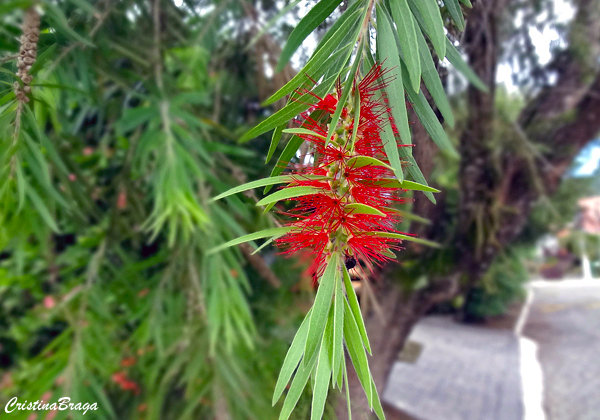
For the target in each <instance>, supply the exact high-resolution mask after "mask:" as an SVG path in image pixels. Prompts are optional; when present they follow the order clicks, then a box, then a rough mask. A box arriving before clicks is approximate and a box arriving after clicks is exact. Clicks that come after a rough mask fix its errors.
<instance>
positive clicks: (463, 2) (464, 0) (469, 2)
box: [460, 0, 473, 8]
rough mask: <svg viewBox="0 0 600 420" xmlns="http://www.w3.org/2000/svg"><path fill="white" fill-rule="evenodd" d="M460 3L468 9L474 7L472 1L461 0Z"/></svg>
mask: <svg viewBox="0 0 600 420" xmlns="http://www.w3.org/2000/svg"><path fill="white" fill-rule="evenodd" d="M460 2H461V3H462V4H464V5H465V6H467V7H471V8H472V7H473V5H472V4H471V0H460Z"/></svg>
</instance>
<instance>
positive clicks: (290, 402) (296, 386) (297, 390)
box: [279, 357, 317, 420]
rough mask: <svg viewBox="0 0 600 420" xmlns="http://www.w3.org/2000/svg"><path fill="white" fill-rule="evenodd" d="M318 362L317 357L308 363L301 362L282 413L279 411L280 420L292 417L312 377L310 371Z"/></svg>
mask: <svg viewBox="0 0 600 420" xmlns="http://www.w3.org/2000/svg"><path fill="white" fill-rule="evenodd" d="M316 362H317V358H316V357H315V358H313V360H312V361H309V362H308V363H307V364H304V363H300V366H299V367H298V370H297V371H296V375H295V376H294V380H293V381H292V385H291V386H290V390H289V392H288V394H287V396H286V397H285V401H284V402H283V407H282V408H281V413H279V420H288V419H289V418H290V415H291V414H292V411H293V410H294V407H296V404H298V400H299V399H300V396H301V395H302V391H304V387H305V386H306V383H307V382H308V378H309V377H310V373H311V372H312V370H313V368H314V365H315V363H316Z"/></svg>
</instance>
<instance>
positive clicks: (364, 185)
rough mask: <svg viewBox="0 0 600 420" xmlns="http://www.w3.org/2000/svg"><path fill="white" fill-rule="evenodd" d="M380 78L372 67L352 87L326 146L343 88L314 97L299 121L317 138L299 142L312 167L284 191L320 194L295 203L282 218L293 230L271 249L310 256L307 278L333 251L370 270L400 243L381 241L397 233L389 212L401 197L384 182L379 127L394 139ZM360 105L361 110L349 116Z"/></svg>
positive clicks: (387, 175) (382, 73) (382, 72)
mask: <svg viewBox="0 0 600 420" xmlns="http://www.w3.org/2000/svg"><path fill="white" fill-rule="evenodd" d="M385 74H386V71H385V70H383V69H382V68H381V65H380V64H376V65H375V66H374V67H373V68H372V69H371V70H370V71H369V73H368V74H367V75H366V76H365V77H364V78H363V79H362V80H361V81H360V82H359V83H354V86H353V87H352V91H351V92H350V95H349V98H348V100H347V102H346V103H345V104H343V108H342V112H341V116H340V119H339V121H338V123H337V126H336V127H335V130H334V131H333V132H334V135H333V136H332V138H331V139H329V141H326V140H325V138H326V135H327V133H328V131H329V126H330V124H331V122H332V121H331V120H332V115H333V114H334V112H335V110H336V107H337V106H338V98H340V97H341V96H342V87H341V85H339V84H338V86H337V88H336V92H335V93H332V94H329V95H327V96H325V98H318V97H317V99H318V102H317V103H316V104H315V105H313V106H312V107H311V108H310V109H309V110H308V111H307V112H305V113H303V114H301V118H300V119H299V120H296V121H297V123H298V124H299V126H301V127H302V128H305V129H308V130H310V131H312V132H313V133H315V134H314V135H313V134H310V133H307V134H298V136H299V137H301V138H302V139H304V140H305V141H306V142H308V143H309V144H310V146H311V148H312V150H313V152H314V159H313V162H312V163H311V164H310V165H305V166H302V167H298V168H295V169H294V170H293V172H292V173H293V174H294V175H295V177H294V179H293V181H292V182H290V183H289V184H288V185H287V186H286V187H284V188H289V187H297V186H307V187H312V188H313V189H315V190H316V191H317V193H316V194H312V195H305V196H301V197H297V198H294V199H292V200H294V201H296V204H297V205H296V207H295V208H294V209H293V210H291V211H289V212H286V213H284V214H286V215H287V216H289V217H291V218H292V219H293V220H294V221H292V222H290V223H289V226H292V227H293V228H294V229H293V230H292V231H291V232H289V233H288V234H286V235H284V236H282V237H281V238H279V239H278V240H277V241H276V242H277V244H278V245H279V246H280V247H282V248H283V249H284V253H292V252H295V251H299V250H302V249H305V248H308V249H311V250H312V252H313V254H314V255H315V262H314V263H313V265H312V270H313V271H314V273H315V274H316V275H317V276H318V275H320V274H321V273H322V271H323V269H324V266H325V260H326V257H327V256H328V255H329V254H331V253H332V252H334V251H337V252H342V253H343V254H344V255H346V257H347V258H354V259H356V260H361V261H363V262H364V263H365V265H366V266H367V268H369V269H372V265H373V263H382V262H384V261H386V260H389V259H390V257H389V256H388V255H390V253H389V250H390V249H398V248H399V246H398V243H399V240H398V239H392V238H387V237H385V236H381V235H384V234H385V233H400V232H397V231H396V230H395V229H394V225H395V223H397V222H398V218H397V216H396V213H395V212H394V211H393V210H392V209H390V207H391V205H392V204H393V203H394V202H399V201H401V199H400V197H399V196H398V193H399V190H398V189H397V188H389V187H386V182H385V180H386V179H390V178H392V179H393V178H394V174H393V171H391V170H390V169H389V166H387V163H388V160H387V157H386V155H385V153H384V145H383V142H382V139H381V132H382V129H383V126H384V124H387V123H388V121H389V123H390V124H391V127H392V129H393V130H394V132H395V133H396V134H397V131H396V129H395V124H394V122H393V120H392V118H391V113H390V110H389V106H388V104H387V101H386V100H385V95H384V94H383V92H381V89H382V88H383V87H385V85H386V83H387V81H386V79H385ZM306 92H307V91H304V92H299V93H306ZM313 96H314V95H313ZM357 96H358V98H357ZM357 99H358V102H359V109H358V110H357V109H354V108H355V102H356V100H357ZM316 111H322V112H321V113H317V112H316ZM357 116H358V118H357ZM369 158H370V159H369ZM373 158H374V159H373ZM382 181H383V182H382ZM378 232H380V233H381V234H377V233H378Z"/></svg>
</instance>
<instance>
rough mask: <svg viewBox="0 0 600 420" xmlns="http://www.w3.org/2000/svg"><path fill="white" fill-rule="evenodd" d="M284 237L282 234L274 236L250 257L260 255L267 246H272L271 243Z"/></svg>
mask: <svg viewBox="0 0 600 420" xmlns="http://www.w3.org/2000/svg"><path fill="white" fill-rule="evenodd" d="M283 235H285V233H282V234H281V235H277V236H273V237H272V238H269V239H267V240H266V241H265V243H264V244H262V245H261V246H259V247H258V248H256V249H255V250H254V252H252V254H250V255H254V254H258V253H259V252H260V251H261V250H262V249H263V248H265V247H266V246H269V244H271V242H273V241H274V240H276V239H279V238H281V237H282V236H283Z"/></svg>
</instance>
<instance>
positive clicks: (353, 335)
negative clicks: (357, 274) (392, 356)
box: [344, 301, 377, 408]
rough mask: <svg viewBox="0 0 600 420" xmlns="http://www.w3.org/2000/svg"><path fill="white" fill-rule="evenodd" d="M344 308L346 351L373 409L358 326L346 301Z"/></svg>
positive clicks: (369, 382) (369, 380) (364, 354)
mask: <svg viewBox="0 0 600 420" xmlns="http://www.w3.org/2000/svg"><path fill="white" fill-rule="evenodd" d="M344 308H345V311H344V312H345V313H344V339H345V341H346V348H347V349H348V354H350V359H351V360H352V364H353V365H354V369H355V371H356V376H358V379H359V381H360V384H361V385H362V387H363V389H364V390H365V394H366V395H367V400H368V401H369V407H370V408H373V389H372V388H371V372H370V370H369V361H368V360H367V354H366V353H365V348H364V346H363V341H362V339H361V336H360V332H359V329H358V325H357V324H356V320H355V318H354V316H353V315H352V309H351V308H350V305H349V304H348V301H346V305H345V306H344ZM375 392H377V391H375Z"/></svg>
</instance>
